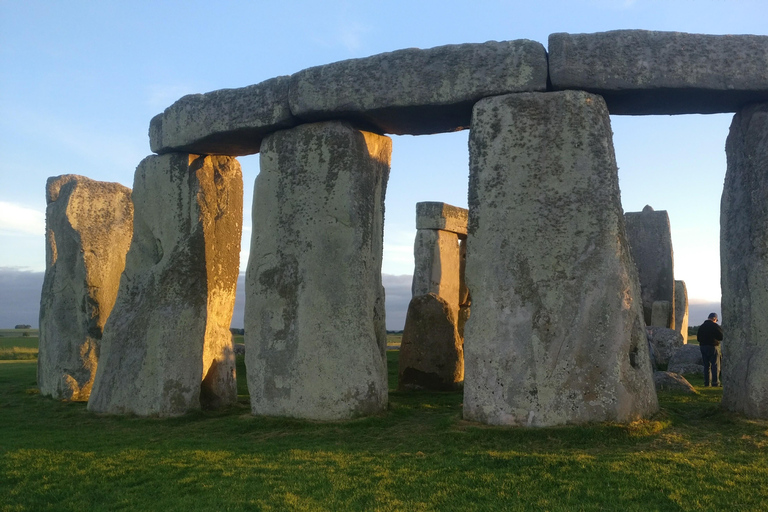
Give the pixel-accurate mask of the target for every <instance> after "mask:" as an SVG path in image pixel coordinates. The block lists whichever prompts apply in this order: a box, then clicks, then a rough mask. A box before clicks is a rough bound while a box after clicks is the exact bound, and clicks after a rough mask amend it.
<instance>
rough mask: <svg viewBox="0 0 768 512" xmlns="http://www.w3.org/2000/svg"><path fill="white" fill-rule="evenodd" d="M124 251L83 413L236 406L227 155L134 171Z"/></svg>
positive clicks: (235, 178)
mask: <svg viewBox="0 0 768 512" xmlns="http://www.w3.org/2000/svg"><path fill="white" fill-rule="evenodd" d="M133 204H134V209H135V212H136V214H135V219H134V232H133V240H132V241H131V248H130V249H129V251H128V255H127V257H126V265H125V272H124V273H123V276H122V278H121V280H120V290H119V292H118V297H117V302H116V303H115V307H114V309H113V311H112V315H111V316H110V318H109V321H108V322H107V325H106V327H105V329H104V338H103V340H102V349H101V360H100V361H99V368H98V371H97V373H96V380H95V383H94V386H93V393H92V394H91V398H90V400H89V401H88V410H90V411H94V412H105V413H112V414H127V413H134V414H138V415H159V416H174V415H179V414H184V413H185V412H187V411H190V410H193V409H199V408H200V407H201V406H203V407H210V408H214V407H219V406H223V405H226V404H228V403H231V402H234V401H236V399H237V389H236V383H235V360H234V353H233V349H232V335H231V333H230V331H229V326H230V321H231V319H232V310H233V307H234V301H235V287H236V284H237V275H238V262H239V257H240V234H241V227H242V220H243V215H242V208H243V185H242V174H241V172H240V164H239V163H238V162H237V160H235V159H234V158H232V157H203V156H197V155H189V154H180V153H171V154H167V155H162V156H150V157H147V158H145V159H144V160H143V161H142V162H141V163H140V164H139V166H138V168H137V169H136V174H135V177H134V185H133Z"/></svg>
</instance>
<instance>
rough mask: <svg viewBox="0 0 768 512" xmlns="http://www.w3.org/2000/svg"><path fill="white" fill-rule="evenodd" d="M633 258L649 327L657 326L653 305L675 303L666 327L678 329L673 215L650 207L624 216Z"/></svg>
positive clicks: (665, 324) (644, 313) (664, 325)
mask: <svg viewBox="0 0 768 512" xmlns="http://www.w3.org/2000/svg"><path fill="white" fill-rule="evenodd" d="M624 221H625V222H626V226H627V238H628V240H629V245H630V250H631V251H632V259H633V260H634V262H635V265H637V271H638V274H639V275H640V293H641V295H642V299H643V315H644V317H645V323H646V325H656V324H654V323H653V303H654V302H656V301H667V302H669V303H670V304H672V305H673V306H672V308H670V310H669V317H668V318H667V320H666V322H664V324H663V327H670V328H673V327H674V326H675V319H674V317H673V313H674V300H675V275H674V257H673V254H672V234H671V231H670V228H669V215H667V212H666V211H665V210H660V211H654V210H653V208H651V207H650V206H646V207H645V208H643V211H642V212H627V213H625V214H624Z"/></svg>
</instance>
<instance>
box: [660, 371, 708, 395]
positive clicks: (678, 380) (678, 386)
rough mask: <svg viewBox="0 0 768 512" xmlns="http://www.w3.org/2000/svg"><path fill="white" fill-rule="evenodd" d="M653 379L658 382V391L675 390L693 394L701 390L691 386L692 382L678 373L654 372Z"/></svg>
mask: <svg viewBox="0 0 768 512" xmlns="http://www.w3.org/2000/svg"><path fill="white" fill-rule="evenodd" d="M653 381H654V383H655V384H656V391H673V392H678V393H687V394H691V395H698V394H699V392H698V391H696V390H695V389H694V387H693V386H691V383H690V382H688V381H687V380H685V378H684V377H683V376H682V375H680V374H677V373H673V372H653Z"/></svg>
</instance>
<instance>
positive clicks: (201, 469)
mask: <svg viewBox="0 0 768 512" xmlns="http://www.w3.org/2000/svg"><path fill="white" fill-rule="evenodd" d="M397 356H398V352H397V351H394V350H390V351H388V352H387V357H388V362H389V370H390V404H389V408H388V410H387V411H386V412H384V413H382V414H380V415H378V416H375V417H370V418H360V419H355V420H350V421H340V422H315V421H302V420H294V419H284V418H263V417H254V416H252V415H251V414H250V407H249V405H248V397H247V388H246V387H245V382H244V378H243V377H244V372H245V368H244V365H243V361H242V357H239V358H238V368H237V369H238V377H239V378H238V384H239V386H238V390H239V391H238V392H239V393H240V396H239V401H238V404H237V405H236V406H233V407H231V408H230V409H228V410H226V411H220V412H195V413H192V414H189V415H186V416H184V417H181V418H173V419H156V418H137V417H115V416H100V415H95V414H91V413H88V412H87V411H86V408H85V404H83V403H67V402H61V401H57V400H52V399H49V398H45V397H41V396H40V395H39V394H38V393H37V389H36V387H35V385H36V384H35V367H36V365H35V364H34V361H0V510H2V511H42V510H55V511H60V510H77V511H81V510H104V511H113V510H163V511H165V510H180V511H189V510H461V511H466V510H550V511H556V510H621V511H624V510H638V511H639V510H643V511H645V510H675V511H687V510H765V509H766V505H767V504H768V421H753V420H747V419H745V418H742V417H739V416H736V415H732V414H728V413H724V412H722V411H721V409H720V407H719V401H720V397H721V393H722V392H721V390H719V389H716V388H715V389H712V388H703V387H701V384H702V379H701V378H700V377H699V378H697V377H691V378H690V380H691V381H692V383H693V384H694V385H695V386H697V389H698V390H699V394H698V395H695V396H683V395H675V394H669V393H662V394H660V402H661V411H660V412H659V413H658V414H657V415H656V416H655V417H653V418H651V419H649V420H645V421H640V422H636V423H633V424H631V425H617V424H597V425H589V426H568V427H558V428H541V429H523V428H504V427H489V426H485V425H479V424H475V423H471V422H467V421H464V420H462V417H461V401H462V395H461V393H399V392H395V391H393V390H394V389H395V388H396V385H397V382H396V379H397Z"/></svg>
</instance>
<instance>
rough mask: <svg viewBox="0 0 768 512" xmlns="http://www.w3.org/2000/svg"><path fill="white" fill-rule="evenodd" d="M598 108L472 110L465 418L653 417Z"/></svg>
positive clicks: (531, 105) (594, 104) (547, 421)
mask: <svg viewBox="0 0 768 512" xmlns="http://www.w3.org/2000/svg"><path fill="white" fill-rule="evenodd" d="M611 133H612V132H611V127H610V120H609V116H608V111H607V109H606V107H605V103H604V102H603V100H602V98H600V97H599V96H594V95H590V94H586V93H583V92H575V91H566V92H562V93H547V94H536V93H525V94H515V95H508V96H500V97H495V98H487V99H484V100H482V101H480V102H478V103H477V104H476V105H475V108H474V112H473V119H472V128H471V133H470V143H469V146H470V185H469V229H468V238H467V263H466V278H467V286H468V287H469V289H470V290H471V292H472V316H471V319H470V321H469V322H467V325H466V332H465V335H466V337H465V344H464V351H465V352H464V357H465V382H464V417H465V418H466V419H468V420H473V421H479V422H483V423H490V424H506V425H529V426H547V425H562V424H566V423H585V422H593V421H619V422H625V421H632V420H635V419H638V418H641V417H644V416H647V415H650V414H652V413H654V412H655V411H656V410H657V408H658V403H657V399H656V390H655V387H654V383H653V373H652V369H651V363H650V356H649V353H648V343H647V340H646V336H645V330H644V322H643V316H642V309H641V303H640V290H639V288H638V277H637V270H636V269H635V267H634V265H633V264H632V259H631V257H630V254H629V247H628V244H627V241H626V234H625V230H624V221H623V217H622V209H621V202H620V196H619V188H618V172H617V167H616V161H615V157H614V152H613V144H612V140H611Z"/></svg>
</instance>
